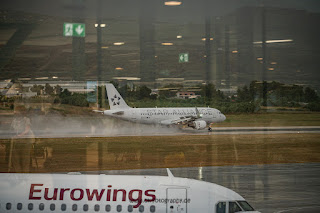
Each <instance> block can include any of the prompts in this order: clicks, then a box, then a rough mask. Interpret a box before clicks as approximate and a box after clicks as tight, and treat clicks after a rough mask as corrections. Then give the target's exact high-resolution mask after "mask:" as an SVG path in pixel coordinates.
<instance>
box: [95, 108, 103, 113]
mask: <svg viewBox="0 0 320 213" xmlns="http://www.w3.org/2000/svg"><path fill="white" fill-rule="evenodd" d="M93 112H98V113H103V111H102V110H96V109H95V110H93Z"/></svg>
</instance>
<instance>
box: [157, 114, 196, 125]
mask: <svg viewBox="0 0 320 213" xmlns="http://www.w3.org/2000/svg"><path fill="white" fill-rule="evenodd" d="M196 119H197V117H193V116H190V117H180V118H177V119H168V120H163V121H161V122H160V123H161V124H164V125H171V124H181V123H183V124H184V123H188V122H190V121H194V120H196Z"/></svg>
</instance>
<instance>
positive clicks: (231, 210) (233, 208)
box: [229, 202, 241, 213]
mask: <svg viewBox="0 0 320 213" xmlns="http://www.w3.org/2000/svg"><path fill="white" fill-rule="evenodd" d="M240 211H241V208H240V207H239V206H238V204H237V203H236V202H229V213H235V212H240Z"/></svg>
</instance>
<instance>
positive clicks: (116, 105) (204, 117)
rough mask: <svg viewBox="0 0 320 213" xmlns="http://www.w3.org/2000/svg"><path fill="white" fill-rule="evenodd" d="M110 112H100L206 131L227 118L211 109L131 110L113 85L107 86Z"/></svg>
mask: <svg viewBox="0 0 320 213" xmlns="http://www.w3.org/2000/svg"><path fill="white" fill-rule="evenodd" d="M106 90H107V94H108V101H109V105H110V110H105V111H99V110H95V111H97V112H103V114H104V115H107V116H112V117H115V118H119V119H123V120H128V121H132V122H139V123H146V124H162V125H179V124H184V125H187V126H188V127H192V128H194V129H198V130H199V129H204V128H206V127H207V126H209V130H210V124H211V123H218V122H222V121H224V120H225V119H226V116H225V115H224V114H222V113H221V112H220V111H219V110H217V109H214V108H209V107H207V108H206V107H199V108H198V107H193V108H191V107H169V108H157V107H156V108H131V107H129V106H128V105H127V103H126V102H125V101H124V99H123V98H122V97H121V95H120V94H119V92H118V91H117V90H116V88H115V87H114V86H113V84H109V83H108V84H106Z"/></svg>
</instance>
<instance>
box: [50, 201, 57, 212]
mask: <svg viewBox="0 0 320 213" xmlns="http://www.w3.org/2000/svg"><path fill="white" fill-rule="evenodd" d="M50 210H51V211H54V210H56V204H54V203H51V204H50Z"/></svg>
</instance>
